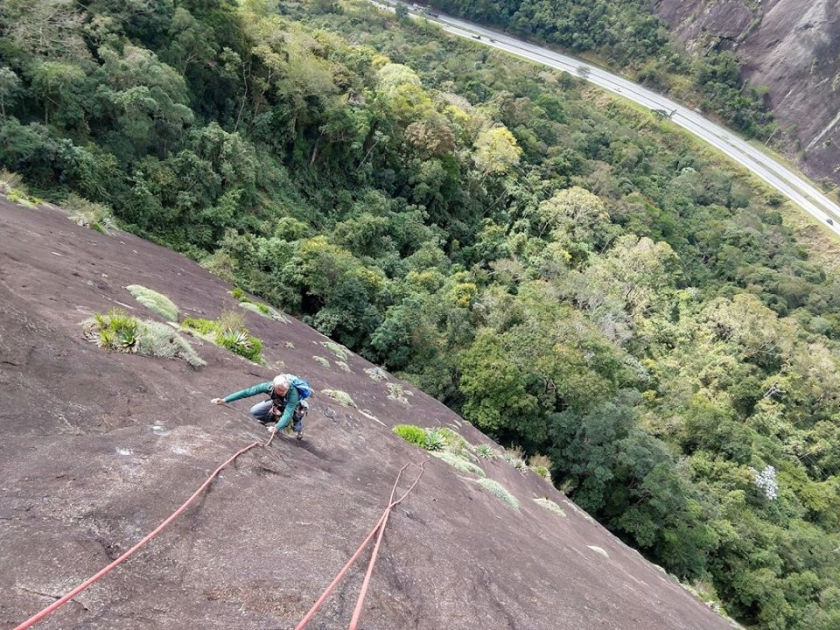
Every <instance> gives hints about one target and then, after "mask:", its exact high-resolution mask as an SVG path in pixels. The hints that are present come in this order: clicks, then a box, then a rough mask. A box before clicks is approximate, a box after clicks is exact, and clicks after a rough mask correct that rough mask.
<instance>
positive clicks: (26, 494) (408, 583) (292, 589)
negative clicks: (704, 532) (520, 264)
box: [0, 197, 730, 630]
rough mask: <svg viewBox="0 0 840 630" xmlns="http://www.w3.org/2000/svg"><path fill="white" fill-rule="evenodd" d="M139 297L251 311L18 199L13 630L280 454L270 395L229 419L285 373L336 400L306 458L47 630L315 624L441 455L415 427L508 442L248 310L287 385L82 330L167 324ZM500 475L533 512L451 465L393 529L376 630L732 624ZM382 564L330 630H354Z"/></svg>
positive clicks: (79, 602)
mask: <svg viewBox="0 0 840 630" xmlns="http://www.w3.org/2000/svg"><path fill="white" fill-rule="evenodd" d="M135 283H138V284H142V285H144V286H146V287H149V288H151V289H153V290H155V291H158V292H160V293H163V294H165V295H167V296H168V297H169V298H171V299H172V300H173V301H174V302H175V304H176V305H177V306H178V307H179V308H180V309H181V315H182V316H184V315H193V316H202V317H217V316H218V314H219V313H220V311H222V310H223V309H231V308H233V309H236V308H237V302H236V301H234V300H233V299H232V298H231V296H230V294H229V291H230V289H231V287H230V285H227V284H226V283H224V282H222V281H221V280H219V279H218V278H216V277H214V276H211V275H210V274H209V273H208V272H207V271H205V270H204V269H202V268H201V267H199V266H198V265H197V264H195V263H193V262H191V261H189V260H187V259H186V258H184V257H183V256H180V255H178V254H175V253H174V252H171V251H168V250H165V249H163V248H160V247H157V246H155V245H152V244H151V243H148V242H145V241H143V240H141V239H139V238H136V237H133V236H130V235H127V234H115V235H113V236H107V235H103V234H98V233H96V232H94V231H92V230H86V229H84V228H80V227H78V226H76V225H74V224H73V223H71V222H70V221H68V220H67V218H66V217H64V216H63V215H61V214H60V213H59V212H56V211H55V210H51V209H46V208H38V209H26V208H21V207H18V206H14V205H12V204H10V203H8V202H7V201H5V199H4V198H3V197H0V433H2V436H3V439H2V440H0V593H2V596H0V628H4V629H6V628H14V627H15V626H16V624H17V623H19V622H21V621H23V620H24V619H26V618H28V617H29V616H30V615H32V614H33V613H35V612H37V611H38V610H40V609H41V608H42V607H44V606H46V605H48V604H50V603H52V602H53V601H54V600H55V599H56V598H58V597H59V596H61V595H62V594H63V593H65V592H67V591H68V590H70V589H71V588H72V587H73V586H75V585H76V584H77V583H79V582H81V581H82V580H83V579H84V578H86V577H88V576H90V575H92V574H93V573H95V572H96V571H98V570H99V569H100V568H102V567H103V566H104V565H106V564H107V563H108V562H109V561H110V560H112V559H114V558H115V557H116V556H118V555H119V554H120V553H122V552H124V551H125V550H126V549H128V547H129V546H130V545H132V544H134V543H136V542H137V541H138V540H139V539H140V538H141V537H142V536H143V535H144V534H146V533H147V532H149V531H151V530H152V529H153V528H154V527H155V526H156V525H157V524H158V523H159V522H160V521H161V520H163V519H164V518H165V517H166V516H168V515H169V514H170V513H171V512H172V511H173V510H174V509H175V508H176V507H177V506H178V505H180V504H181V503H182V502H183V501H184V500H185V499H186V498H187V497H188V496H189V495H190V494H191V493H192V492H193V490H194V489H195V488H196V487H198V485H199V484H200V483H201V482H202V481H203V480H204V479H205V478H206V476H207V475H208V474H209V473H210V471H212V470H213V469H214V468H215V467H216V466H217V465H218V464H219V463H221V462H222V461H224V460H225V459H226V458H227V457H229V456H230V455H231V454H232V453H233V452H235V451H236V450H238V449H240V448H242V447H243V446H245V445H247V444H248V443H250V442H252V441H254V440H256V439H264V438H265V436H266V435H267V434H266V432H265V429H263V428H262V427H261V426H259V425H258V424H257V423H256V422H254V421H253V420H251V419H250V418H248V417H247V413H246V410H247V409H248V407H249V404H250V403H251V402H254V400H255V399H251V400H244V401H241V402H237V403H235V404H234V406H235V407H236V409H228V408H224V407H217V406H215V405H212V404H210V399H211V398H212V397H214V396H220V395H224V394H227V393H230V392H232V391H234V390H236V389H239V388H241V387H243V386H247V385H251V384H255V383H258V382H260V381H265V380H268V379H269V378H271V377H272V376H273V375H274V374H275V373H276V372H278V371H288V372H293V373H295V374H298V375H301V376H304V377H306V378H308V379H309V381H310V383H311V384H312V386H313V388H314V389H315V390H316V394H315V396H314V397H313V399H312V409H311V412H310V414H309V417H308V420H307V436H306V438H305V439H304V440H303V441H297V440H294V439H293V438H290V437H288V436H285V435H281V436H279V438H278V439H276V440H275V441H274V444H273V445H272V446H271V447H270V448H258V449H255V450H253V451H251V452H249V453H247V454H245V455H243V456H242V457H241V458H240V459H239V460H237V463H236V464H235V465H233V466H231V467H229V468H228V469H226V470H225V471H223V472H222V474H221V476H220V477H219V478H218V479H216V481H215V482H213V484H212V485H211V486H210V488H209V490H208V491H207V492H206V493H205V494H203V495H202V497H201V498H200V499H199V500H198V502H197V503H196V504H194V505H193V506H191V507H190V508H189V509H188V510H187V511H186V512H185V513H184V514H183V515H182V516H181V518H180V519H179V520H177V521H175V523H173V525H172V526H171V527H170V528H169V529H167V530H166V531H165V532H163V533H162V534H161V536H159V537H158V538H156V539H155V540H153V541H152V542H151V543H150V544H149V545H148V546H147V547H145V548H144V549H143V550H142V551H140V552H139V553H138V554H137V555H136V556H134V557H132V558H131V559H130V560H129V561H128V562H127V563H126V564H124V565H122V566H120V567H119V568H118V569H117V570H115V571H114V572H113V573H111V574H109V575H108V576H106V578H105V579H104V580H102V581H101V582H99V583H97V584H94V585H93V586H92V587H91V588H89V589H88V590H86V591H85V592H83V593H82V594H80V595H79V596H78V597H76V598H75V599H74V600H73V601H71V602H68V604H67V605H66V606H64V607H63V608H61V609H60V610H58V611H57V612H55V613H54V614H53V615H52V616H50V617H48V618H47V619H46V620H45V621H44V622H43V623H40V624H38V625H37V626H36V627H37V628H38V630H49V629H50V628H53V629H55V628H63V629H65V630H71V629H74V628H78V629H81V628H90V629H93V628H98V629H101V630H107V629H112V628H130V629H132V630H157V629H176V628H177V629H179V630H182V629H192V628H202V629H204V630H222V629H226V630H227V629H230V628H238V629H241V630H258V629H260V630H266V629H271V628H273V629H276V628H292V627H293V626H294V624H296V623H297V622H298V621H299V620H300V619H301V617H302V616H303V615H304V613H305V612H306V611H307V609H308V608H309V606H310V604H311V603H312V602H313V600H315V598H317V597H318V595H319V594H320V593H321V592H322V590H323V589H324V588H325V587H326V585H327V584H328V583H329V582H330V580H331V579H332V577H333V576H334V575H335V573H336V571H338V569H339V568H340V567H341V566H342V565H343V564H344V562H345V561H346V560H347V559H348V557H349V556H350V555H351V554H352V553H353V551H354V550H355V548H356V546H357V545H358V544H359V542H361V540H362V538H364V535H365V534H366V533H367V532H368V530H369V529H371V528H372V527H373V525H374V523H376V521H377V519H378V518H379V515H380V514H381V510H382V509H383V508H384V506H385V504H386V501H387V498H388V495H389V492H390V490H391V486H392V483H393V481H394V478H395V477H396V476H397V471H398V470H399V469H400V467H401V466H403V465H404V464H405V463H407V462H414V463H415V464H416V463H418V462H421V461H423V460H424V459H425V458H426V457H427V455H426V453H425V452H424V451H421V450H420V449H419V448H417V447H415V446H413V445H410V444H408V443H407V442H404V441H403V440H401V439H400V438H399V437H397V436H396V435H395V434H394V433H393V432H392V430H391V428H392V426H393V425H395V424H398V423H406V422H407V423H412V424H418V425H423V426H425V427H449V428H451V429H452V430H454V431H458V432H459V433H460V434H461V435H463V437H464V438H465V439H466V440H468V441H469V442H470V443H471V444H480V443H484V444H490V442H489V440H488V439H487V438H486V437H485V436H483V435H481V434H480V433H479V432H478V431H477V430H476V429H474V428H473V427H471V426H469V425H468V424H466V423H464V422H463V421H462V420H461V419H460V418H458V416H456V415H455V414H454V413H452V412H451V411H450V410H448V409H447V408H446V407H444V406H443V405H442V404H440V403H438V402H437V401H435V400H434V399H432V398H430V397H428V396H426V395H424V394H423V393H422V392H419V391H417V390H415V389H414V388H412V387H410V386H408V385H407V384H405V383H401V382H399V381H397V380H396V379H394V378H393V377H391V376H388V375H384V374H381V373H376V372H372V368H373V366H372V365H371V364H370V363H368V362H367V361H365V360H364V359H362V358H361V357H359V356H356V355H354V354H352V353H349V352H348V353H346V354H345V353H344V352H342V351H341V348H340V347H338V346H335V345H333V344H330V342H329V340H327V339H326V338H325V337H324V336H323V335H320V334H319V333H317V332H316V331H314V330H313V329H311V328H309V327H308V326H305V325H304V324H302V323H301V322H299V321H296V320H293V319H291V318H290V319H289V320H288V321H273V320H270V319H266V318H263V317H260V316H259V315H258V314H255V313H252V312H245V315H246V317H247V323H248V326H249V328H250V329H251V331H252V332H253V333H254V334H256V335H257V336H259V337H260V338H261V339H262V340H263V342H264V345H263V355H264V357H265V358H266V360H267V361H268V362H269V364H270V365H268V366H260V365H256V364H253V363H250V362H248V361H245V360H244V359H242V358H240V357H238V356H236V355H233V354H232V353H230V352H227V351H226V350H223V349H222V348H219V347H217V346H214V345H212V344H210V343H207V342H206V341H202V340H201V339H200V338H193V337H190V343H191V344H192V345H193V346H194V349H195V350H196V351H197V352H198V354H200V356H201V358H202V359H204V361H206V365H205V366H203V367H201V368H200V369H193V368H191V367H189V366H188V365H187V363H186V362H184V361H177V360H168V359H162V358H154V357H149V356H141V355H139V354H122V353H116V352H108V351H105V350H103V349H101V348H98V347H97V346H96V344H91V343H89V342H87V341H86V340H85V339H84V338H83V336H82V328H81V326H80V322H81V321H82V320H84V319H85V318H87V317H90V316H91V314H93V313H97V312H98V313H101V312H104V311H106V310H108V309H110V308H113V307H115V306H118V307H121V308H124V309H126V310H127V311H128V312H129V313H131V314H132V315H134V316H136V317H140V318H143V319H151V320H155V321H158V322H160V321H161V318H160V316H158V315H157V314H156V313H155V312H154V311H151V310H148V309H147V308H146V307H144V306H143V305H142V304H140V303H139V302H137V301H135V300H134V299H133V297H132V295H131V294H130V293H129V292H128V291H126V289H125V288H124V287H125V286H126V285H129V284H135ZM338 355H341V356H342V357H343V360H344V361H346V362H345V363H343V366H342V367H341V369H339V367H338V366H339V365H340V364H339V363H338ZM316 357H317V358H319V359H320V360H316ZM327 357H329V359H327ZM374 376H375V378H374ZM327 389H333V390H341V391H343V392H347V393H348V394H349V395H351V396H352V402H353V405H352V406H346V405H343V404H339V403H338V402H336V401H335V400H333V399H331V398H330V396H329V395H328V393H327V392H326V391H325V390H327ZM494 448H496V447H494ZM476 462H477V465H479V466H480V467H481V469H482V474H484V475H486V477H487V479H491V480H493V481H494V482H496V483H498V484H500V485H501V486H503V487H504V488H507V490H508V491H509V492H510V494H511V496H512V497H513V499H515V500H516V501H518V504H519V507H518V508H516V509H514V508H513V507H511V506H510V505H509V504H507V503H504V502H503V501H502V500H500V499H499V498H497V496H494V495H493V494H491V492H488V491H487V490H486V489H485V488H484V487H483V486H482V485H480V483H479V482H480V481H481V479H482V478H481V477H480V476H479V475H478V474H477V473H475V472H474V469H472V470H473V472H470V471H465V470H461V469H456V468H454V467H453V466H451V465H450V464H449V463H447V462H445V461H443V460H440V459H437V458H432V459H431V461H430V462H429V463H428V464H427V465H426V472H425V475H424V476H423V478H422V480H421V482H420V483H419V484H418V486H417V488H416V489H415V491H414V492H413V493H412V494H411V495H410V497H409V498H408V499H407V500H406V502H405V503H404V504H402V505H401V506H399V508H397V509H396V510H395V512H394V514H393V515H392V517H391V519H390V521H389V525H388V529H387V531H386V535H385V538H384V542H383V548H382V549H381V551H380V555H379V562H378V564H377V566H376V572H375V573H374V574H373V580H372V582H371V590H370V593H369V594H368V598H367V600H366V607H365V612H364V614H363V616H362V624H363V625H362V627H363V628H366V629H367V630H405V629H409V628H411V629H414V630H437V629H439V628H448V629H449V630H473V629H475V628H482V629H483V630H516V629H519V630H578V629H580V628H586V629H587V630H599V629H600V630H607V629H615V628H621V629H622V630H726V629H727V628H730V625H729V623H727V621H725V620H724V619H723V618H721V617H719V616H717V615H716V614H715V613H714V612H713V611H712V610H710V609H709V608H708V607H706V606H705V605H704V604H703V603H702V602H700V601H698V600H696V599H695V598H694V597H692V596H691V595H690V594H689V593H688V592H687V591H685V590H684V589H683V588H682V587H680V586H679V585H677V584H675V583H674V582H673V581H671V580H670V579H669V578H668V577H667V576H666V575H664V574H663V573H662V572H661V571H659V570H657V569H656V568H655V567H654V566H653V565H651V564H650V563H648V562H646V561H645V560H644V559H643V558H642V557H641V556H640V555H639V554H638V553H637V552H635V551H633V550H632V549H629V548H628V547H626V546H625V545H624V544H622V543H621V542H620V541H619V540H618V539H616V538H615V537H614V536H612V535H611V534H610V533H609V532H607V531H606V530H605V529H603V528H602V527H601V526H599V525H598V524H597V523H595V522H593V520H592V519H591V518H590V517H588V515H586V514H585V513H583V512H582V511H580V510H579V508H577V506H575V505H574V504H572V503H571V502H570V501H568V499H566V498H565V497H564V496H563V495H562V493H560V492H559V491H557V490H556V489H555V488H554V487H552V486H551V485H550V484H549V483H548V482H547V481H545V480H544V479H542V478H541V477H537V476H536V475H535V474H533V473H530V472H529V473H528V474H524V475H523V474H521V473H520V472H518V471H517V470H515V469H514V468H513V467H511V466H510V465H509V464H508V463H506V462H504V461H503V460H501V459H495V460H487V459H480V460H479V459H476ZM416 471H417V468H416V466H415V467H412V469H411V470H409V471H407V473H406V474H407V475H408V479H409V480H410V479H411V478H413V477H414V475H415V474H416ZM407 485H408V482H407V481H406V482H404V483H403V484H401V486H400V487H401V489H405V488H406V487H407ZM542 498H548V499H550V500H551V501H553V502H554V503H555V504H556V505H554V508H555V510H554V511H550V510H548V509H546V508H545V507H543V505H542V504H541V503H538V502H537V501H535V499H542ZM367 559H368V555H363V556H362V557H361V558H360V561H361V563H360V564H359V566H358V567H357V568H354V569H353V570H351V572H350V573H349V574H348V576H347V578H346V579H345V581H343V582H342V584H341V585H340V586H339V588H338V589H337V591H336V592H335V593H334V595H333V597H332V598H331V599H330V600H329V602H328V603H327V605H326V606H325V608H324V609H323V610H322V611H321V612H319V614H318V616H317V617H316V618H315V619H314V620H313V623H312V624H310V626H309V628H310V629H312V630H315V629H317V630H338V629H339V628H341V629H343V628H346V627H347V622H348V620H349V619H350V615H351V612H352V608H353V606H354V604H355V600H356V594H357V592H358V589H359V584H360V582H361V578H362V574H363V571H364V567H365V565H366V563H367Z"/></svg>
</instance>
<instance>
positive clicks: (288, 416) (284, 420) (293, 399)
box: [224, 381, 300, 428]
mask: <svg viewBox="0 0 840 630" xmlns="http://www.w3.org/2000/svg"><path fill="white" fill-rule="evenodd" d="M260 394H265V395H266V396H270V397H271V400H272V401H273V402H274V404H275V406H276V407H277V408H278V409H280V408H281V407H284V406H285V409H283V415H282V417H281V418H280V419H279V420H278V421H277V426H278V427H279V428H282V427H285V426H286V425H287V424H289V423H290V422H291V421H292V414H293V413H294V412H295V409H297V407H298V405H299V404H300V393H299V392H298V390H297V387H295V386H294V385H289V391H288V392H287V393H286V395H285V396H279V395H277V393H276V392H275V391H274V383H272V382H271V381H268V382H267V383H260V384H259V385H254V386H253V387H249V388H247V389H241V390H239V391H238V392H235V393H233V394H231V395H230V396H225V398H224V401H225V402H226V403H230V402H233V401H234V400H241V399H242V398H250V397H251V396H259V395H260Z"/></svg>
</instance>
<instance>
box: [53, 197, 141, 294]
mask: <svg viewBox="0 0 840 630" xmlns="http://www.w3.org/2000/svg"><path fill="white" fill-rule="evenodd" d="M61 205H62V206H63V207H64V209H65V210H67V211H68V212H69V213H70V214H69V215H68V218H69V219H70V220H71V221H72V222H73V223H75V224H76V225H79V226H81V227H86V228H90V229H91V230H94V231H96V232H99V233H100V234H108V233H109V232H111V231H112V230H116V229H117V223H116V220H115V219H114V214H113V212H112V211H111V208H109V207H108V206H106V205H105V204H104V203H95V202H93V201H88V200H87V199H85V198H84V197H81V196H79V195H76V194H73V193H71V194H69V195H67V197H65V199H64V201H63V202H62V204H61ZM135 297H136V296H135Z"/></svg>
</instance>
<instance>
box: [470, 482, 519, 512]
mask: <svg viewBox="0 0 840 630" xmlns="http://www.w3.org/2000/svg"><path fill="white" fill-rule="evenodd" d="M476 483H478V485H480V486H481V487H482V488H484V489H485V490H487V492H489V493H490V494H492V495H493V496H494V497H497V498H499V499H501V500H502V501H504V503H505V505H507V506H509V507H511V508H513V509H514V510H519V501H517V499H516V497H515V496H513V495H512V494H511V493H510V492H509V491H508V490H507V488H505V487H504V486H503V485H502V484H500V483H499V482H498V481H493V480H492V479H479V480H478V481H477V482H476Z"/></svg>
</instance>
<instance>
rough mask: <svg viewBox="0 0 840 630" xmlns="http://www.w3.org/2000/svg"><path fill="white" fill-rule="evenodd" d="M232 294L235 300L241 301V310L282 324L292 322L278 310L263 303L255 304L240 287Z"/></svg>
mask: <svg viewBox="0 0 840 630" xmlns="http://www.w3.org/2000/svg"><path fill="white" fill-rule="evenodd" d="M230 293H231V295H232V296H233V297H234V299H236V300H239V306H240V308H244V309H245V310H246V311H251V312H252V313H256V314H257V315H259V316H261V317H265V318H267V319H270V320H272V321H275V322H282V323H284V324H288V323H289V322H290V321H291V320H290V319H289V318H288V317H286V315H285V314H283V313H281V312H280V311H278V310H277V309H274V308H272V307H270V306H269V305H268V304H263V303H262V302H255V301H254V300H252V299H251V298H250V297H248V295H247V294H246V293H245V291H243V290H242V289H240V288H239V287H237V288H235V289H234V290H233V291H231V292H230Z"/></svg>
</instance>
